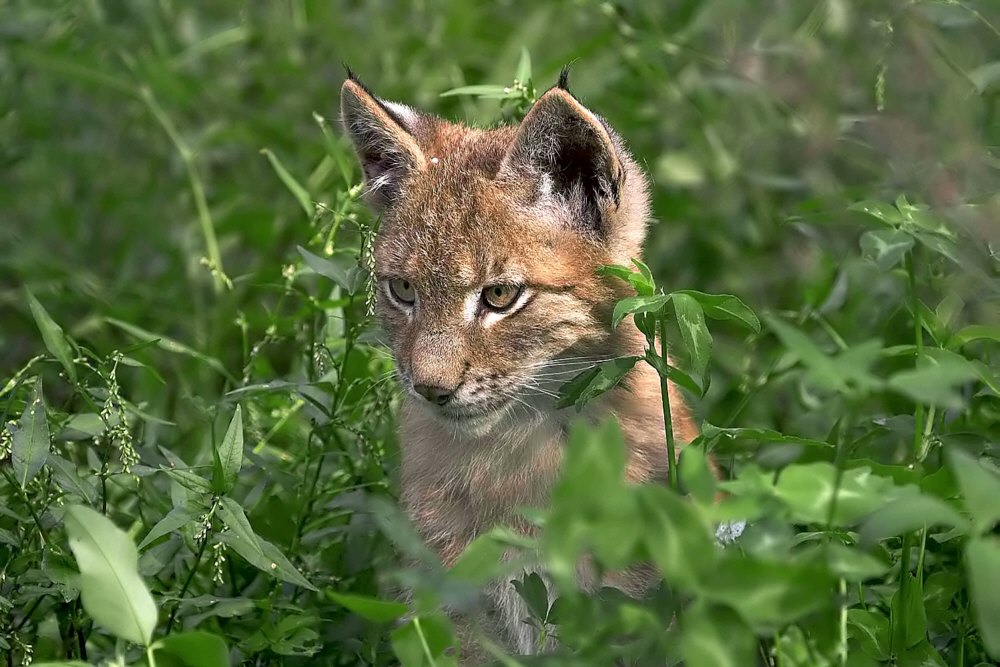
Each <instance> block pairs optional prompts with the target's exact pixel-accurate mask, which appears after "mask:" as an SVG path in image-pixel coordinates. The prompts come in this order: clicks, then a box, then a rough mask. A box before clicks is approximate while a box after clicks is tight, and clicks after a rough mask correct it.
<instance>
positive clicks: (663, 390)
mask: <svg viewBox="0 0 1000 667" xmlns="http://www.w3.org/2000/svg"><path fill="white" fill-rule="evenodd" d="M659 321H660V358H661V359H662V360H663V368H664V372H663V373H661V374H660V398H661V402H662V404H663V432H664V435H665V436H666V439H667V460H668V461H669V465H670V467H669V468H668V469H667V476H668V479H669V481H670V488H672V489H674V490H675V491H676V490H677V489H679V488H680V483H679V482H678V479H677V456H676V450H675V447H674V425H673V419H672V416H671V414H670V383H669V381H668V380H667V376H666V369H667V368H669V363H670V362H669V360H668V359H667V316H666V315H664V314H663V313H662V312H661V313H660V317H659ZM652 352H653V354H656V349H655V348H654V349H653V350H652Z"/></svg>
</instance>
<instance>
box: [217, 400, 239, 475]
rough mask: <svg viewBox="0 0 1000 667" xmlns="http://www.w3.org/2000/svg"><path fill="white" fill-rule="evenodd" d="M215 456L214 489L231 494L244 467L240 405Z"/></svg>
mask: <svg viewBox="0 0 1000 667" xmlns="http://www.w3.org/2000/svg"><path fill="white" fill-rule="evenodd" d="M214 455H215V456H214V461H215V466H214V468H213V470H212V489H213V490H214V491H215V492H216V493H220V494H222V493H229V492H230V491H232V490H233V487H234V486H236V480H237V478H238V477H239V474H240V468H242V467H243V411H242V409H241V408H240V406H239V405H237V406H236V412H235V413H233V419H232V421H230V422H229V428H228V429H226V435H225V437H224V438H222V443H221V444H219V446H218V447H217V448H216V449H215V451H214Z"/></svg>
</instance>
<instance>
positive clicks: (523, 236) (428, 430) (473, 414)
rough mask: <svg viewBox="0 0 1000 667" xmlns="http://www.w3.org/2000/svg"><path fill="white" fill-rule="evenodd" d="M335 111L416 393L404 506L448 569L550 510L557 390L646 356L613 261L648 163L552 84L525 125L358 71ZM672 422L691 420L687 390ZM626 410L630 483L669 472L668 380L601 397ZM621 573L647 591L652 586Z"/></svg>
mask: <svg viewBox="0 0 1000 667" xmlns="http://www.w3.org/2000/svg"><path fill="white" fill-rule="evenodd" d="M341 111H342V114H343V120H344V124H345V127H346V129H347V132H348V134H349V135H350V137H351V140H352V141H353V143H354V147H355V149H356V151H357V153H358V157H359V159H360V161H361V165H362V167H363V169H364V180H365V184H366V186H367V199H368V202H369V203H370V205H371V206H372V207H373V208H374V209H375V211H376V212H378V213H379V214H380V215H381V216H382V222H381V227H380V230H379V233H378V238H377V239H376V243H375V248H374V252H375V270H376V274H377V280H378V301H377V303H378V305H377V311H378V316H379V318H380V320H381V323H382V325H383V327H384V328H385V330H386V332H387V333H388V336H389V340H390V342H391V346H392V350H393V353H394V355H395V358H396V364H397V368H398V373H399V377H400V380H401V382H402V385H403V387H404V390H405V393H406V398H405V400H404V402H403V407H402V414H401V415H400V441H401V447H402V500H403V503H404V506H405V509H406V510H407V512H408V513H409V515H410V516H411V517H412V519H413V521H414V522H415V524H416V526H417V529H418V530H419V532H420V533H421V535H422V536H423V538H424V539H425V540H426V541H427V543H428V545H430V547H432V548H433V549H434V550H435V551H436V552H437V553H438V554H439V555H440V557H441V559H442V560H443V561H444V563H445V564H450V563H452V562H454V560H455V559H456V558H457V557H458V555H459V554H461V552H462V550H463V549H464V547H465V546H466V545H467V544H468V543H469V542H470V541H471V540H472V539H473V538H474V537H475V536H476V535H478V534H480V533H482V532H484V531H486V530H488V529H489V528H491V527H493V526H495V525H498V524H506V525H510V526H513V527H515V528H520V529H522V530H526V531H527V530H530V528H529V527H528V526H525V525H522V524H523V521H522V520H521V519H520V518H519V514H518V513H517V508H519V507H522V506H533V507H538V506H542V505H544V504H545V503H546V498H547V496H548V494H549V491H550V488H551V487H552V484H553V482H554V481H555V479H556V476H557V474H558V470H559V466H560V461H561V459H562V448H563V445H564V438H565V427H566V424H567V421H568V419H569V418H570V414H568V413H566V414H564V413H563V412H561V411H557V410H556V408H555V402H556V400H555V399H556V395H557V390H558V388H559V386H560V385H561V384H562V383H563V382H565V381H566V380H568V379H570V378H571V377H573V376H574V375H575V374H576V373H578V372H579V371H581V370H584V369H585V368H587V367H589V366H590V365H593V363H594V362H595V361H599V360H604V359H607V358H610V357H613V356H618V355H625V354H641V353H642V349H643V340H642V337H641V334H639V332H638V331H637V330H636V329H635V328H634V327H629V326H621V327H619V328H618V329H617V330H612V328H611V325H610V321H611V312H612V309H613V307H614V304H615V302H616V301H617V300H618V299H619V298H621V297H623V296H625V295H626V292H625V290H626V288H625V286H624V285H622V284H617V283H619V282H620V281H609V280H607V279H604V278H601V277H600V276H598V274H597V268H598V267H600V266H601V265H603V264H629V262H630V259H631V258H633V257H639V256H640V253H641V248H642V242H643V237H644V233H645V227H646V222H647V220H648V218H649V195H648V191H647V181H646V177H645V175H644V174H643V172H642V171H641V170H640V168H639V166H638V165H637V164H636V162H635V160H634V159H633V158H632V156H631V155H630V154H629V152H628V151H627V149H626V148H625V145H624V143H623V141H622V140H621V138H620V137H619V136H618V135H617V134H616V133H615V132H614V130H612V129H611V127H610V126H609V125H608V124H607V122H606V121H605V120H603V119H602V118H600V117H599V116H597V115H595V114H594V113H592V112H591V111H589V110H588V109H587V108H586V107H584V106H583V104H581V103H580V102H579V101H578V100H577V99H576V98H575V97H573V95H572V94H570V92H569V90H568V89H567V86H566V77H565V74H564V75H563V76H562V77H560V82H559V85H557V86H555V87H554V88H552V89H550V90H548V91H547V92H546V93H545V94H543V95H542V96H541V97H540V98H539V99H538V101H537V102H536V103H535V104H534V106H533V107H532V108H531V110H530V111H529V113H528V114H527V115H526V116H525V118H524V120H523V121H522V122H521V124H520V125H518V126H516V127H498V128H495V129H475V128H470V127H465V126H463V125H460V124H457V123H451V122H448V121H445V120H442V119H440V118H436V117H434V116H431V115H428V114H425V113H422V112H420V111H417V110H415V109H412V108H410V107H408V106H404V105H402V104H397V103H394V102H387V101H385V100H381V99H379V98H377V97H375V96H374V95H373V94H372V93H371V92H370V91H369V90H368V89H367V88H365V87H364V85H362V84H361V83H360V82H359V81H358V80H357V79H356V78H354V77H353V75H349V77H348V79H347V81H345V82H344V86H343V89H342V90H341ZM670 405H671V406H672V411H673V414H672V418H673V424H674V430H675V433H676V435H677V437H678V440H679V441H681V442H686V441H690V440H691V439H692V438H693V437H694V436H695V435H696V432H695V426H694V424H693V423H692V420H691V418H690V416H689V413H688V410H687V408H686V407H685V405H684V402H683V400H682V398H681V396H680V395H677V394H676V389H675V388H674V387H671V397H670ZM591 410H592V411H594V413H595V414H600V413H602V412H603V413H614V414H615V415H617V416H618V419H619V421H620V423H621V426H622V430H623V432H624V434H625V437H626V441H627V443H628V447H629V454H628V464H627V476H628V478H629V479H630V480H631V481H635V482H642V481H647V480H651V479H656V478H664V477H665V476H666V470H667V457H666V453H665V447H664V442H663V418H662V414H661V405H660V397H659V384H658V378H657V377H656V375H655V373H654V372H653V371H652V370H651V369H649V368H648V367H647V366H645V365H643V364H639V365H637V366H636V367H635V369H634V370H633V371H632V372H631V374H630V375H629V376H628V377H627V378H626V381H625V382H623V383H622V384H621V385H620V386H619V387H618V388H616V389H615V390H612V391H611V392H609V393H607V394H605V395H604V396H603V397H602V398H601V399H600V400H599V401H596V402H595V403H594V404H593V405H592V406H591ZM629 579H630V578H629V577H622V579H621V581H618V582H616V583H615V585H618V586H619V587H621V588H623V589H625V590H626V591H627V592H631V593H633V594H638V593H639V592H641V589H642V587H643V585H644V582H642V581H638V579H639V577H633V579H636V580H635V581H630V580H629ZM509 588H511V587H510V586H509V584H506V583H503V584H497V585H496V587H495V588H494V589H492V590H491V591H490V592H489V597H490V598H491V599H490V602H491V607H492V610H491V613H492V614H493V615H494V617H495V624H496V625H497V626H498V627H500V628H502V631H503V632H504V634H505V635H506V636H505V639H506V641H507V642H508V643H509V644H510V645H511V646H512V647H513V648H515V649H517V650H519V651H521V652H522V653H529V652H531V651H532V650H533V648H534V641H533V637H531V635H530V628H528V626H526V625H524V624H522V623H521V622H520V619H521V618H523V617H524V615H525V612H524V609H523V608H522V607H520V604H519V602H520V600H519V598H518V597H517V596H516V594H514V592H513V590H508V589H509Z"/></svg>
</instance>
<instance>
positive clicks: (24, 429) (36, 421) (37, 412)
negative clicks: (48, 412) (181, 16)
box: [11, 376, 50, 489]
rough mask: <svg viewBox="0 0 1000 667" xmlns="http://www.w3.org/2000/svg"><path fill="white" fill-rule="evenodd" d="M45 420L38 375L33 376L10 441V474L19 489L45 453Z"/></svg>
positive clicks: (28, 480)
mask: <svg viewBox="0 0 1000 667" xmlns="http://www.w3.org/2000/svg"><path fill="white" fill-rule="evenodd" d="M49 446H50V438H49V423H48V421H47V420H46V418H45V396H44V395H43V394H42V378H41V376H39V377H37V378H35V386H34V387H33V388H32V390H31V397H30V398H29V399H28V403H27V405H25V406H24V412H23V413H22V414H21V421H20V422H18V425H17V430H15V431H14V436H13V442H12V443H11V465H12V466H13V468H14V477H15V478H17V481H18V483H19V484H20V485H21V488H22V489H23V488H25V487H26V486H28V482H30V481H31V480H33V479H34V478H35V475H37V474H38V471H39V470H41V469H42V466H44V465H45V460H46V459H47V458H48V456H49Z"/></svg>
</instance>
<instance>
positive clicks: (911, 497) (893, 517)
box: [859, 490, 969, 544]
mask: <svg viewBox="0 0 1000 667" xmlns="http://www.w3.org/2000/svg"><path fill="white" fill-rule="evenodd" d="M968 523H969V522H968V521H966V519H965V518H964V517H962V515H961V514H959V513H958V512H956V511H955V510H954V509H952V508H951V506H950V505H948V504H947V503H945V502H944V501H942V500H939V499H938V498H934V497H932V496H926V495H923V494H920V493H917V492H916V491H915V490H914V491H912V492H906V493H902V494H900V495H899V496H897V497H896V498H893V499H890V500H889V501H888V502H886V503H885V504H884V505H883V506H882V507H879V508H878V509H877V510H875V511H874V512H873V513H872V514H871V515H870V516H868V517H867V518H866V519H865V520H864V522H863V523H862V524H861V528H860V530H859V535H860V539H861V542H862V543H864V544H874V543H876V542H878V541H879V540H883V539H885V538H887V537H895V536H897V535H903V534H905V533H908V532H911V531H914V530H917V529H920V528H923V527H924V526H934V525H945V526H949V527H952V528H959V529H963V530H964V529H966V528H967V527H968Z"/></svg>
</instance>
